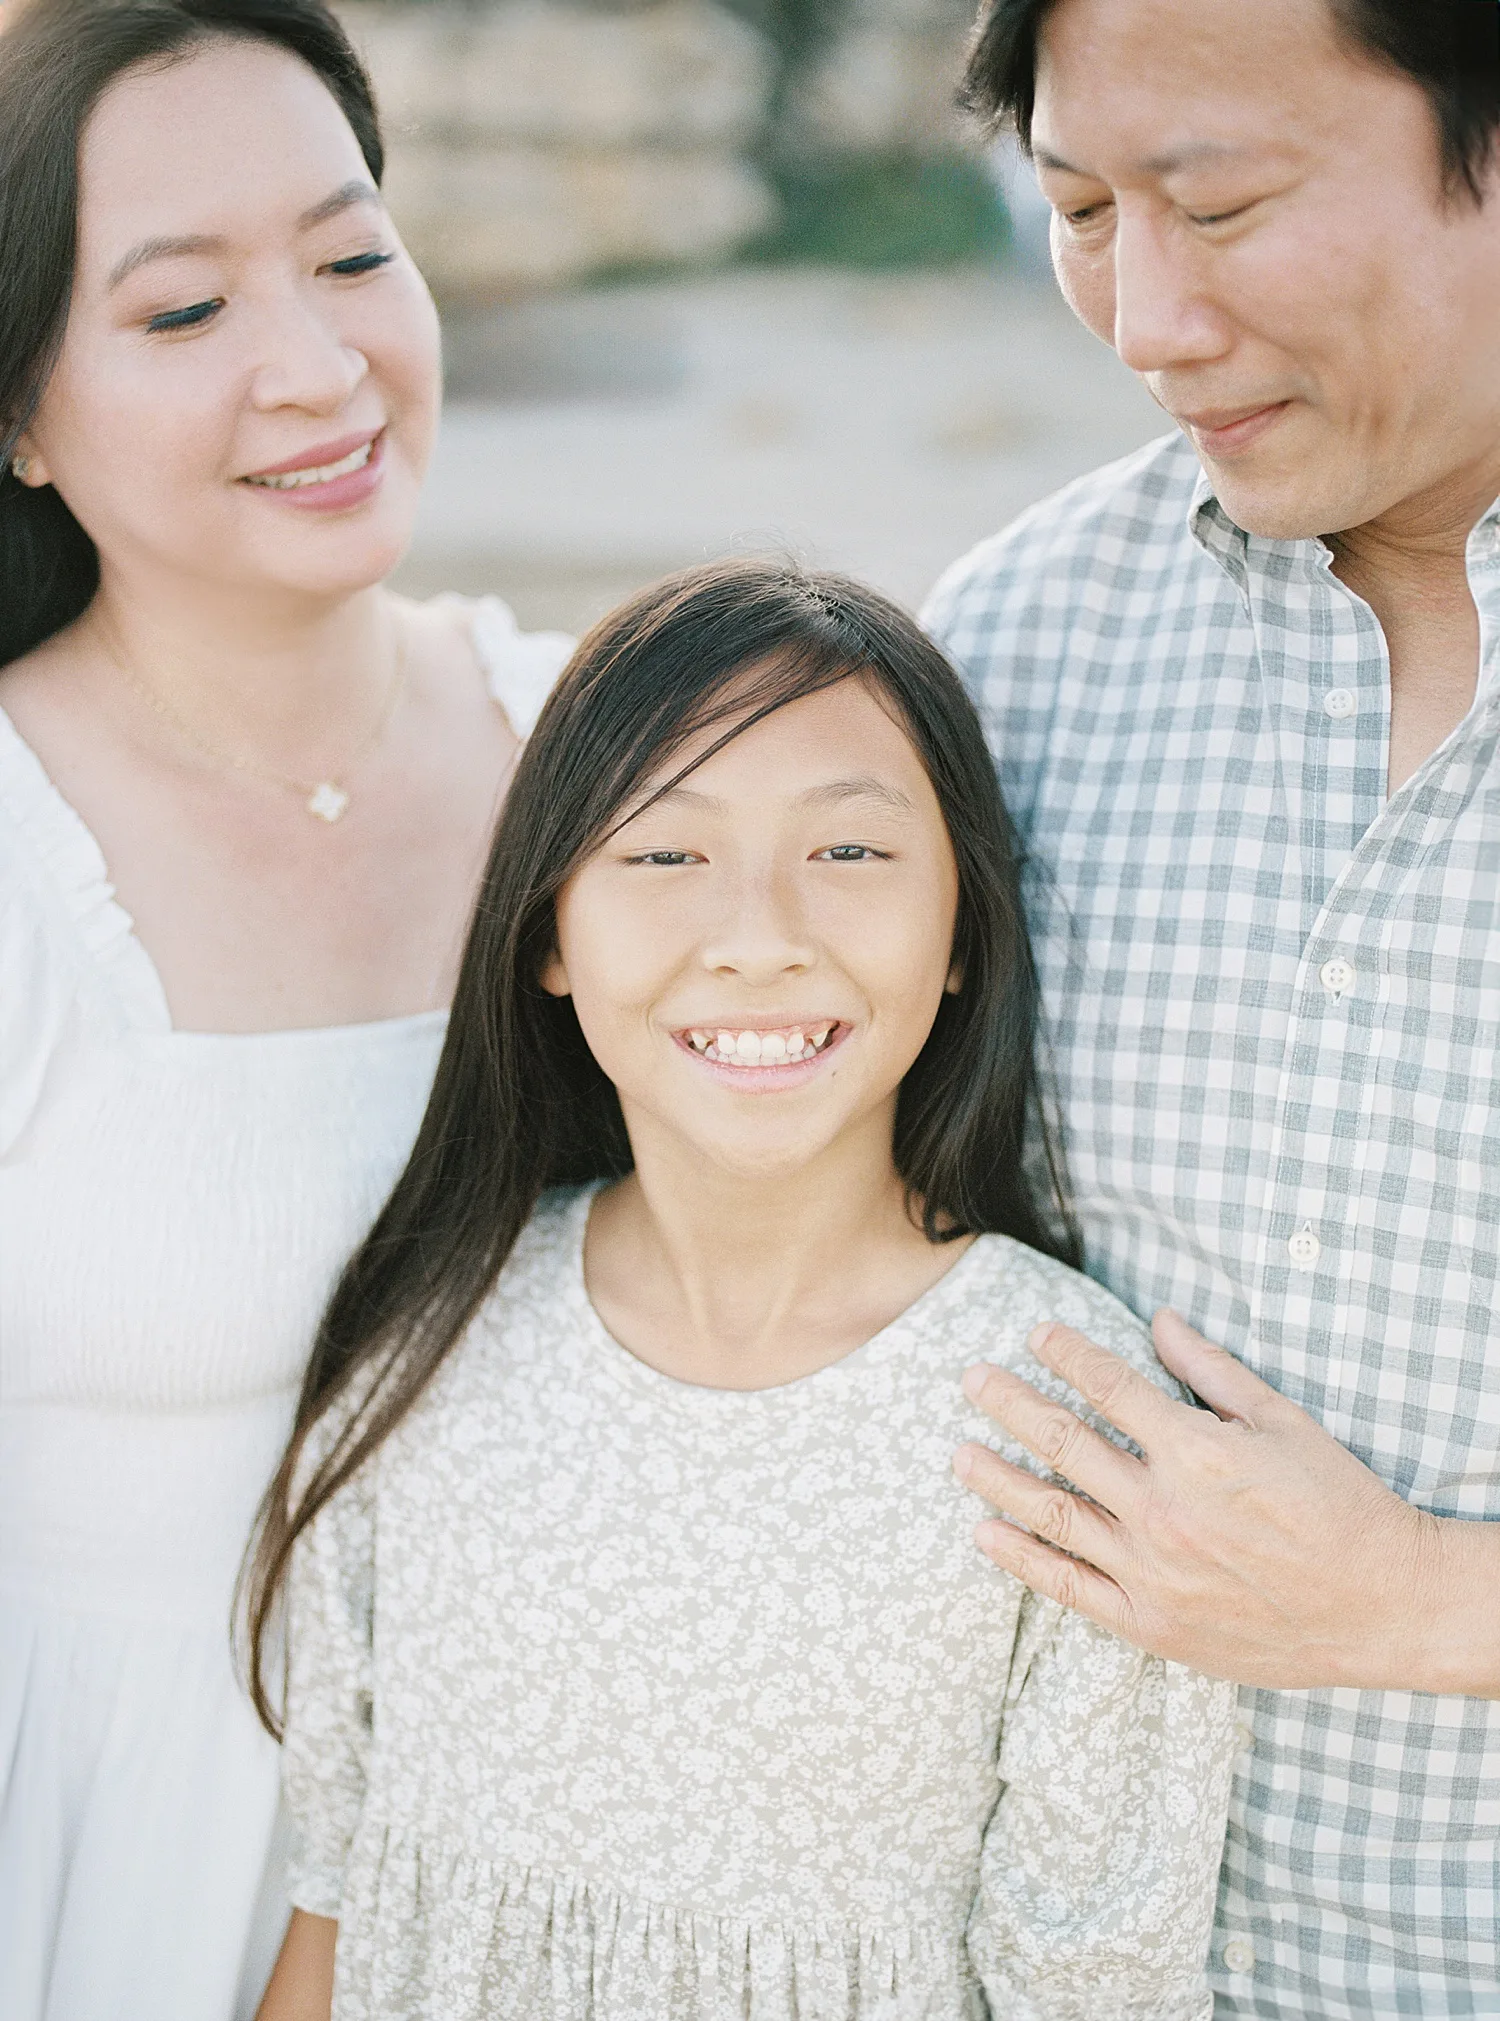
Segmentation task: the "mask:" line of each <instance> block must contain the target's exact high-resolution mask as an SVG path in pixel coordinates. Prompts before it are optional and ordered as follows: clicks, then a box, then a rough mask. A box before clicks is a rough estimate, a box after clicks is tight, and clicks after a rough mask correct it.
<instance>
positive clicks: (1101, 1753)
mask: <svg viewBox="0 0 1500 2021" xmlns="http://www.w3.org/2000/svg"><path fill="white" fill-rule="evenodd" d="M591 1197H592V1196H591V1192H589V1191H585V1192H583V1193H581V1194H563V1195H557V1196H554V1197H553V1198H552V1199H551V1200H549V1201H547V1202H545V1203H544V1204H543V1207H542V1209H541V1211H540V1212H539V1213H538V1215H537V1216H536V1217H535V1219H534V1220H533V1222H532V1224H531V1226H530V1228H529V1229H528V1230H527V1232H526V1233H525V1235H524V1236H523V1237H522V1239H521V1242H520V1244H519V1245H518V1247H517V1250H516V1252H515V1254H514V1255H513V1257H512V1258H511V1261H510V1263H509V1264H508V1265H507V1267H506V1270H505V1271H504V1273H503V1274H502V1276H501V1280H500V1282H499V1284H498V1285H497V1287H496V1290H495V1293H494V1295H493V1296H492V1297H491V1299H490V1300H489V1301H488V1303H487V1305H486V1307H485V1309H484V1310H483V1311H482V1312H481V1314H480V1315H479V1317H478V1319H477V1320H476V1321H475V1323H474V1325H473V1327H472V1328H471V1329H470V1331H469V1333H468V1334H467V1336H466V1337H465V1339H464V1341H463V1342H461V1343H460V1345H459V1347H458V1348H457V1349H456V1350H455V1351H454V1353H453V1355H452V1356H451V1357H450V1358H449V1360H448V1361H447V1362H446V1363H445V1364H444V1366H443V1368H442V1369H441V1370H440V1372H439V1374H438V1376H437V1378H436V1379H435V1381H434V1383H433V1385H432V1387H431V1388H430V1389H429V1390H428V1391H427V1393H426V1394H425V1396H424V1397H423V1399H422V1400H421V1402H420V1403H419V1404H418V1406H417V1407H416V1409H415V1410H414V1411H413V1413H412V1414H411V1415H410V1416H409V1417H408V1418H407V1419H406V1420H405V1422H404V1423H403V1424H402V1425H401V1426H400V1427H399V1428H398V1430H397V1431H396V1432H395V1433H394V1434H393V1435H392V1437H391V1438H390V1439H389V1440H388V1441H387V1442H386V1444H385V1445H384V1447H383V1448H381V1449H380V1450H379V1451H378V1452H377V1453H376V1455H375V1456H374V1457H373V1459H372V1461H371V1462H370V1463H368V1464H367V1465H366V1466H365V1467H364V1468H362V1469H361V1470H360V1473H359V1474H358V1475H356V1476H355V1478H354V1480H353V1481H352V1482H351V1483H350V1484H349V1485H348V1487H347V1488H346V1489H345V1490H343V1491H342V1492H341V1493H340V1494H339V1495H338V1496H337V1497H335V1499H334V1500H333V1501H332V1502H331V1503H330V1504H329V1505H328V1507H327V1509H326V1510H325V1511H324V1512H323V1513H322V1514H321V1515H320V1516H319V1518H318V1519H317V1521H316V1522H315V1523H314V1524H313V1526H312V1527H311V1529H310V1530H309V1532H308V1534H307V1537H306V1538H305V1539H304V1541H303V1542H302V1543H301V1544H300V1545H299V1547H298V1550H297V1552H296V1554H295V1560H294V1568H293V1578H292V1604H291V1613H290V1621H289V1634H290V1638H291V1640H290V1675H289V1700H288V1713H289V1725H288V1738H287V1747H286V1758H285V1774H286V1787H287V1794H288V1799H289V1805H290V1809H291V1811H292V1815H293V1819H294V1822H295V1828H296V1834H295V1837H296V1842H295V1850H294V1855H293V1863H292V1897H293V1900H294V1901H296V1902H298V1903H300V1904H301V1905H302V1906H303V1907H304V1908H306V1909H309V1910H311V1911H313V1912H314V1913H316V1914H319V1915H325V1916H334V1917H336V1918H338V1921H339V1940H338V1950H337V1960H336V1976H337V1990H336V1993H335V1998H334V2015H335V2021H731V2017H733V2021H877V2017H879V2021H982V2017H985V2016H993V2017H995V2021H1205V2017H1207V2015H1208V2014H1209V2012H1210V2006H1211V2001H1210V1995H1209V1993H1208V1990H1207V1985H1206V1980H1205V1964H1206V1960H1207V1951H1208V1940H1209V1930H1210V1926H1211V1923H1212V1918H1213V1906H1214V1897H1215V1892H1216V1885H1217V1878H1218V1870H1219V1860H1220V1855H1221V1851H1222V1846H1223V1839H1224V1825H1225V1817H1226V1813H1227V1806H1228V1796H1229V1768H1230V1761H1231V1756H1232V1752H1233V1747H1234V1736H1233V1725H1232V1708H1233V1693H1232V1691H1231V1689H1230V1687H1229V1686H1228V1685H1223V1684H1217V1683H1212V1682H1210V1681H1209V1680H1208V1679H1206V1678H1203V1677H1199V1676H1197V1675H1195V1674H1194V1673H1193V1672H1191V1671H1188V1670H1184V1669H1183V1668H1181V1667H1180V1666H1179V1665H1176V1664H1171V1663H1163V1662H1160V1661H1158V1660H1157V1659H1156V1658H1154V1657H1149V1656H1144V1655H1142V1654H1141V1653H1140V1652H1139V1651H1137V1650H1135V1649H1131V1648H1128V1647H1127V1646H1126V1645H1125V1644H1123V1643H1121V1642H1117V1641H1115V1640H1114V1639H1113V1638H1111V1637H1110V1636H1108V1635H1106V1634H1104V1633H1103V1631H1102V1630H1100V1629H1097V1628H1095V1627H1094V1626H1092V1624H1090V1623H1089V1622H1087V1621H1085V1620H1083V1619H1082V1618H1081V1617H1079V1616H1076V1615H1068V1614H1064V1613H1063V1612H1062V1611H1061V1610H1060V1609H1059V1608H1057V1607H1056V1606H1055V1605H1053V1603H1051V1602H1050V1601H1045V1600H1038V1599H1036V1598H1034V1597H1032V1596H1030V1595H1028V1594H1027V1593H1026V1592H1025V1589H1024V1588H1023V1587H1021V1586H1020V1585H1019V1584H1017V1582H1016V1581H1014V1580H1012V1579H1009V1578H1006V1577H1003V1576H1002V1575H1001V1574H999V1573H997V1572H996V1571H995V1570H994V1568H993V1567H992V1566H991V1565H990V1564H989V1563H988V1562H987V1561H986V1560H985V1559H983V1558H982V1557H981V1556H980V1554H979V1553H978V1551H977V1550H976V1549H975V1547H974V1543H973V1526H974V1521H975V1518H976V1516H977V1515H978V1514H979V1513H980V1512H981V1509H982V1504H981V1503H980V1502H979V1501H978V1499H977V1498H976V1497H975V1496H972V1495H970V1494H968V1493H966V1492H965V1491H964V1490H963V1489H962V1488H960V1487H959V1486H958V1484H957V1483H956V1482H955V1480H954V1478H953V1474H952V1470H951V1465H950V1462H951V1459H952V1454H953V1450H954V1448H955V1447H956V1446H957V1445H958V1444H959V1443H960V1442H961V1441H962V1440H963V1439H965V1438H972V1437H980V1438H983V1437H985V1436H986V1435H989V1436H990V1437H991V1438H993V1436H994V1427H993V1425H991V1424H990V1423H989V1421H988V1420H987V1419H985V1418H983V1417H981V1416H979V1414H978V1413H977V1412H975V1411H974V1410H973V1409H972V1408H971V1407H970V1406H969V1405H968V1404H967V1403H966V1402H965V1400H964V1397H963V1395H962V1392H961V1390H960V1387H959V1380H960V1377H961V1375H962V1373H963V1371H964V1369H965V1368H966V1367H968V1366H969V1364H970V1363H971V1362H973V1361H974V1360H976V1359H979V1358H981V1357H988V1358H990V1359H992V1360H997V1361H999V1362H1001V1363H1003V1364H1007V1365H1010V1366H1014V1367H1019V1368H1022V1369H1024V1370H1025V1372H1026V1373H1027V1374H1028V1375H1030V1376H1032V1377H1033V1378H1034V1379H1036V1380H1038V1381H1039V1382H1040V1383H1041V1384H1042V1385H1043V1386H1044V1387H1046V1388H1048V1389H1049V1390H1050V1391H1051V1392H1052V1393H1053V1394H1054V1395H1067V1394H1068V1392H1067V1391H1066V1390H1065V1389H1064V1388H1063V1386H1062V1385H1061V1384H1059V1383H1058V1382H1057V1380H1056V1378H1055V1377H1051V1376H1048V1375H1045V1374H1044V1373H1043V1372H1042V1371H1041V1370H1040V1369H1038V1368H1037V1366H1036V1364H1035V1363H1034V1362H1033V1361H1032V1360H1031V1358H1030V1356H1029V1355H1028V1354H1027V1352H1026V1346H1025V1342H1026V1336H1027V1333H1028V1331H1029V1330H1030V1328H1031V1327H1032V1326H1033V1325H1035V1324H1036V1323H1037V1322H1038V1321H1039V1320H1041V1319H1043V1318H1047V1317H1052V1316H1056V1317H1059V1318H1062V1319H1064V1320H1067V1321H1069V1322H1071V1323H1072V1324H1074V1325H1077V1326H1080V1327H1083V1328H1086V1329H1087V1331H1088V1332H1089V1333H1090V1334H1092V1335H1093V1337H1094V1338H1095V1339H1096V1340H1099V1341H1101V1342H1103V1343H1104V1344H1105V1345H1107V1346H1110V1347H1113V1348H1115V1349H1116V1350H1117V1351H1118V1352H1119V1353H1121V1354H1124V1355H1125V1356H1127V1357H1128V1358H1129V1359H1130V1360H1131V1361H1132V1362H1134V1363H1135V1365H1136V1366H1137V1367H1139V1368H1142V1369H1145V1370H1147V1371H1148V1372H1150V1373H1152V1375H1153V1376H1154V1378H1155V1379H1156V1380H1157V1381H1164V1380H1165V1378H1164V1377H1163V1376H1162V1373H1161V1371H1160V1369H1159V1368H1157V1367H1156V1365H1155V1363H1154V1360H1153V1358H1152V1355H1151V1350H1150V1346H1149V1342H1148V1341H1147V1338H1146V1335H1145V1333H1144V1330H1143V1329H1142V1327H1141V1326H1140V1325H1139V1323H1138V1322H1137V1321H1136V1320H1135V1319H1134V1318H1132V1316H1131V1315H1130V1314H1129V1313H1128V1312H1127V1311H1126V1310H1125V1308H1124V1307H1123V1306H1122V1305H1120V1304H1119V1303H1118V1302H1117V1301H1116V1300H1115V1299H1113V1298H1112V1297H1111V1296H1110V1295H1109V1293H1108V1292H1106V1291H1103V1290H1101V1289H1100V1288H1099V1286H1097V1285H1095V1284H1092V1283H1090V1282H1089V1280H1088V1279H1086V1278H1084V1277H1081V1276H1079V1275H1078V1274H1077V1273H1076V1272H1074V1271H1070V1270H1067V1269H1065V1268H1064V1267H1063V1266H1062V1265H1061V1264H1058V1263H1054V1262H1052V1261H1050V1260H1049V1259H1048V1258H1045V1257H1041V1256H1038V1255H1036V1254H1035V1253H1034V1252H1033V1251H1031V1250H1028V1249H1025V1248H1023V1247H1022V1246H1021V1245H1020V1244H1018V1243H1015V1242H1010V1241H1007V1240H1006V1239H1004V1238H1003V1237H1001V1236H983V1237H981V1238H980V1239H979V1240H978V1241H977V1242H975V1243H974V1244H973V1245H972V1247H971V1248H970V1249H969V1250H968V1252H967V1253H966V1254H965V1255H963V1256H962V1257H961V1258H960V1259H959V1260H958V1261H957V1262H956V1263H955V1264H954V1265H953V1267H952V1268H951V1269H950V1271H949V1272H948V1274H947V1275H946V1276H945V1277H944V1278H943V1279H942V1280H941V1281H940V1282H939V1283H938V1284H937V1285H936V1286H934V1287H933V1288H932V1289H931V1290H930V1291H928V1292H927V1293H926V1294H925V1295H924V1296H923V1297H922V1298H920V1299H918V1300H917V1301H916V1303H915V1304H914V1305H912V1306H911V1307H910V1308H909V1310H908V1311H907V1312H906V1313H905V1314H904V1315H903V1316H902V1317H901V1318H900V1319H898V1320H897V1321H895V1323H894V1324H892V1325H891V1326H889V1327H887V1328H886V1329H885V1330H884V1331H883V1332H882V1333H880V1334H878V1335H876V1337H875V1338H874V1339H873V1340H870V1341H867V1342H866V1343H865V1345H864V1346H863V1347H861V1348H859V1349H858V1350H856V1352H854V1353H853V1354H850V1355H848V1356H846V1357H845V1358H844V1359H843V1360H841V1361H839V1362H836V1363H834V1364H833V1365H832V1366H831V1367H828V1368H825V1369H822V1370H820V1371H819V1372H818V1373H817V1374H815V1375H812V1376H808V1377H806V1378H805V1379H803V1380H801V1381H799V1382H793V1383H789V1384H787V1385H785V1386H784V1387H782V1388H778V1389H771V1390H763V1391H758V1392H751V1393H745V1392H742V1391H726V1390H712V1389H701V1388H695V1387H692V1386H690V1385H687V1384H684V1383H680V1382H676V1381H673V1380H672V1379H670V1378H669V1377H667V1376H664V1375H662V1374H660V1373H658V1372H657V1371H655V1370H653V1369H651V1368H649V1367H647V1366H646V1365H645V1364H644V1363H642V1362H640V1361H638V1360H636V1359H635V1358H634V1357H633V1356H631V1355H630V1354H627V1353H626V1352H625V1350H624V1349H623V1348H621V1347H619V1346H618V1345H617V1344H616V1342H615V1341H613V1340H612V1339H611V1338H610V1336H609V1334H608V1333H607V1332H606V1331H605V1329H604V1327H603V1325H602V1323H601V1322H600V1320H599V1319H598V1317H597V1316H596V1314H595V1313H594V1311H593V1308H592V1306H591V1305H590V1303H589V1300H588V1296H587V1292H586V1289H585V1286H584V1280H583V1270H582V1260H581V1258H582V1242H583V1234H584V1228H585V1223H586V1219H587V1213H588V1208H589V1203H590V1199H591ZM1074 1401H1075V1403H1076V1401H1077V1399H1074ZM336 1422H337V1415H336V1414H335V1413H330V1422H329V1423H327V1424H325V1426H324V1427H322V1428H321V1429H320V1432H319V1433H318V1434H315V1439H314V1443H313V1446H312V1452H313V1453H314V1454H315V1453H316V1451H317V1450H318V1449H319V1446H320V1445H322V1444H323V1443H324V1442H325V1441H326V1439H327V1438H328V1437H329V1436H330V1435H331V1434H332V1432H333V1430H334V1429H335V1426H336ZM325 1449H326V1448H325ZM1009 1450H1010V1452H1011V1454H1012V1456H1013V1457H1015V1458H1017V1459H1019V1458H1020V1457H1021V1456H1020V1454H1019V1452H1018V1451H1017V1449H1016V1448H1014V1447H1011V1448H1009Z"/></svg>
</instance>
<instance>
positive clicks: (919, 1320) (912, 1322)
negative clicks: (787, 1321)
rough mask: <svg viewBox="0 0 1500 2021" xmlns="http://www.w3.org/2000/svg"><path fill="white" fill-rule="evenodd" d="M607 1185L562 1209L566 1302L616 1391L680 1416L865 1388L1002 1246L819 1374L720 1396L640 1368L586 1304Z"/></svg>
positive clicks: (585, 1191) (971, 1253) (972, 1256)
mask: <svg viewBox="0 0 1500 2021" xmlns="http://www.w3.org/2000/svg"><path fill="white" fill-rule="evenodd" d="M608 1184H609V1181H608V1180H603V1179H601V1180H596V1181H595V1182H594V1183H593V1184H592V1185H588V1186H585V1187H583V1188H582V1189H581V1190H580V1192H579V1194H578V1195H577V1196H576V1197H575V1198H574V1199H573V1200H571V1201H569V1202H567V1204H566V1205H565V1206H564V1207H563V1208H562V1212H561V1215H560V1225H559V1227H558V1229H557V1241H558V1246H559V1249H560V1250H561V1257H560V1261H561V1264H562V1268H561V1272H560V1278H561V1291H562V1298H563V1303H564V1305H565V1306H566V1307H568V1308H570V1309H571V1312H572V1316H573V1320H574V1323H575V1325H576V1326H577V1327H578V1329H579V1332H580V1333H581V1334H582V1336H583V1337H584V1339H585V1340H586V1341H587V1342H588V1344H589V1347H590V1350H591V1352H592V1354H593V1357H594V1359H595V1361H596V1363H597V1364H599V1365H600V1366H602V1367H603V1368H605V1369H606V1370H607V1371H608V1373H609V1374H610V1376H611V1378H612V1379H613V1380H614V1381H615V1382H616V1383H617V1384H622V1385H623V1386H624V1387H626V1388H627V1389H633V1390H635V1391H637V1392H640V1393H644V1394H645V1395H648V1396H651V1397H654V1398H655V1399H656V1400H657V1401H658V1402H661V1403H665V1404H667V1405H668V1406H674V1407H676V1408H678V1409H687V1410H693V1409H697V1410H699V1411H714V1412H719V1413H723V1412H729V1411H736V1410H738V1411H741V1412H751V1413H754V1412H764V1411H766V1410H775V1409H777V1408H779V1407H783V1406H787V1405H792V1406H796V1405H798V1404H800V1403H801V1402H802V1401H803V1400H804V1399H806V1398H807V1397H808V1396H809V1395H810V1394H813V1395H822V1394H824V1393H825V1392H837V1391H838V1390H839V1389H840V1388H842V1387H843V1386H845V1385H847V1384H848V1383H851V1382H859V1381H861V1380H862V1379H863V1378H864V1376H865V1375H866V1373H867V1372H868V1371H870V1370H872V1369H876V1368H880V1367H882V1366H884V1365H885V1364H886V1363H887V1362H888V1361H889V1360H890V1358H891V1356H892V1355H899V1354H901V1353H902V1352H903V1350H904V1349H905V1347H906V1344H907V1338H908V1335H909V1334H910V1333H911V1331H912V1330H913V1329H914V1328H916V1329H918V1330H920V1328H921V1327H922V1326H924V1325H925V1324H926V1322H927V1321H928V1320H929V1319H930V1318H932V1317H933V1316H935V1315H936V1314H938V1313H941V1312H943V1311H944V1310H946V1308H947V1307H948V1306H949V1305H950V1304H952V1303H953V1301H954V1300H955V1299H966V1298H967V1297H968V1296H969V1278H970V1277H971V1275H973V1273H974V1272H975V1271H977V1270H980V1269H982V1268H983V1264H984V1259H985V1257H987V1256H990V1255H992V1254H993V1252H994V1249H995V1245H996V1243H997V1241H1003V1240H1004V1238H1003V1237H997V1236H987V1235H978V1236H976V1237H975V1238H974V1240H973V1241H972V1242H970V1243H969V1245H968V1247H967V1248H965V1249H963V1250H961V1251H960V1253H959V1254H958V1255H957V1256H955V1257H954V1259H953V1261H952V1262H951V1263H950V1264H949V1265H948V1268H947V1269H946V1270H945V1271H944V1272H943V1274H942V1276H941V1277H937V1278H934V1280H933V1281H932V1283H931V1284H929V1285H928V1286H927V1289H926V1290H925V1291H919V1292H918V1293H917V1295H916V1297H915V1298H914V1299H913V1300H912V1301H911V1303H910V1305H907V1306H905V1307H903V1308H902V1310H901V1311H900V1312H898V1313H897V1314H896V1315H895V1317H894V1318H893V1319H889V1320H887V1321H886V1323H885V1325H884V1326H882V1327H881V1328H880V1329H879V1331H878V1332H876V1333H872V1334H871V1335H870V1337H869V1338H868V1340H862V1341H861V1342H860V1343H859V1345H858V1346H857V1347H851V1348H850V1350H849V1352H848V1353H847V1354H841V1355H840V1356H839V1357H838V1359H837V1360H836V1361H828V1362H825V1363H824V1364H823V1366H822V1367H821V1368H815V1369H811V1370H809V1372H808V1373H807V1374H806V1375H799V1376H793V1378H792V1379H791V1381H790V1382H778V1383H770V1384H768V1385H766V1386H765V1387H764V1388H762V1389H719V1388H715V1387H714V1385H713V1384H711V1383H695V1382H684V1381H683V1379H682V1378H681V1377H680V1376H675V1375H668V1374H667V1373H666V1372H665V1370H663V1369H659V1368H653V1367H652V1366H651V1363H650V1362H649V1361H642V1360H641V1358H640V1356H639V1355H637V1354H632V1353H631V1351H630V1349H629V1348H628V1347H626V1346H625V1345H624V1344H623V1343H622V1342H620V1341H618V1340H616V1339H615V1337H614V1335H613V1334H612V1333H611V1332H610V1330H609V1328H608V1327H607V1326H606V1325H605V1324H604V1321H603V1319H602V1318H601V1317H600V1315H599V1311H598V1308H597V1307H596V1306H595V1304H594V1301H593V1300H592V1298H590V1297H589V1289H588V1279H587V1276H586V1274H585V1270H584V1245H585V1243H586V1241H587V1239H588V1226H589V1217H590V1215H591V1214H592V1213H593V1209H594V1202H595V1200H596V1199H597V1198H598V1196H599V1194H600V1193H601V1192H603V1190H604V1188H605V1187H606V1185H608Z"/></svg>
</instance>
